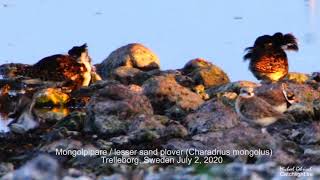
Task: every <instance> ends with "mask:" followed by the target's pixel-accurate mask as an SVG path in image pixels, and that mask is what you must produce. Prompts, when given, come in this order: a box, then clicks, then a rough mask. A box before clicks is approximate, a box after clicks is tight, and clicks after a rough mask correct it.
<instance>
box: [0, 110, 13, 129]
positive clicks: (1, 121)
mask: <svg viewBox="0 0 320 180" xmlns="http://www.w3.org/2000/svg"><path fill="white" fill-rule="evenodd" d="M11 121H13V119H11V118H7V117H5V116H4V115H3V114H0V133H6V132H9V131H10V129H9V127H8V124H9V123H10V122H11Z"/></svg>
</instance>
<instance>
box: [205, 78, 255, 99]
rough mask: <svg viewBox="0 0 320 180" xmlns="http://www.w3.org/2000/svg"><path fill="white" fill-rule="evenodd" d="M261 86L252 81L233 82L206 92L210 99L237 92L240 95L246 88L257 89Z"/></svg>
mask: <svg viewBox="0 0 320 180" xmlns="http://www.w3.org/2000/svg"><path fill="white" fill-rule="evenodd" d="M257 86H259V84H257V83H254V82H251V81H236V82H231V83H228V84H225V85H221V86H218V87H212V88H209V89H207V90H206V92H207V94H208V95H209V96H210V98H212V97H214V96H216V95H217V94H219V93H224V92H235V93H237V94H239V93H240V89H241V88H244V87H252V88H255V87H257Z"/></svg>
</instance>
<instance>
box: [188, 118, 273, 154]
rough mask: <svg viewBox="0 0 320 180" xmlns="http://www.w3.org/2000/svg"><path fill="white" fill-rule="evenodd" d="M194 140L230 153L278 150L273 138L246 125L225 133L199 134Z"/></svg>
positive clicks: (240, 125)
mask: <svg viewBox="0 0 320 180" xmlns="http://www.w3.org/2000/svg"><path fill="white" fill-rule="evenodd" d="M192 139H193V140H195V141H198V142H200V143H202V144H203V145H205V146H207V147H209V148H210V147H211V148H213V147H214V148H216V149H220V150H229V151H232V150H258V149H263V150H268V151H270V150H274V149H275V148H276V141H275V139H274V138H273V137H272V136H270V135H269V134H267V133H261V130H260V129H254V128H252V127H247V126H246V125H244V124H239V125H238V126H236V127H233V128H230V129H226V130H223V131H217V132H209V133H204V134H198V135H195V136H193V137H192ZM269 158H270V157H269Z"/></svg>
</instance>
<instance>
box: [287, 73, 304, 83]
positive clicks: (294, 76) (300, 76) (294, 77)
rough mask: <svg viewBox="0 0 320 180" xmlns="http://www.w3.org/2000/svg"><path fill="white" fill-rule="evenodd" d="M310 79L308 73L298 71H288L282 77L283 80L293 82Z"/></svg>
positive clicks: (302, 81)
mask: <svg viewBox="0 0 320 180" xmlns="http://www.w3.org/2000/svg"><path fill="white" fill-rule="evenodd" d="M309 79H310V75H308V74H304V73H298V72H290V73H288V74H287V76H286V77H285V78H284V80H285V81H289V82H293V83H305V82H307V81H308V80H309Z"/></svg>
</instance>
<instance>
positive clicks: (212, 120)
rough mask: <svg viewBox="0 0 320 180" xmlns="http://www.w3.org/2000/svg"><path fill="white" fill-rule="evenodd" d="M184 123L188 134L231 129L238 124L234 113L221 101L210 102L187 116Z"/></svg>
mask: <svg viewBox="0 0 320 180" xmlns="http://www.w3.org/2000/svg"><path fill="white" fill-rule="evenodd" d="M184 123H185V124H186V125H187V127H188V131H189V134H199V133H205V132H210V131H219V130H224V129H228V128H232V127H234V126H236V125H237V124H238V123H239V119H238V116H237V114H236V113H235V111H234V110H233V109H232V108H231V107H229V106H226V105H224V104H223V103H222V102H221V101H219V100H218V101H216V100H210V101H208V102H206V103H205V104H204V105H202V106H201V107H200V108H199V110H197V112H195V113H191V114H189V115H188V116H187V117H186V118H185V119H184Z"/></svg>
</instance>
